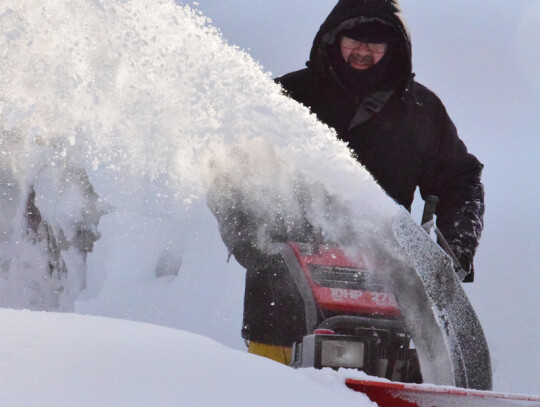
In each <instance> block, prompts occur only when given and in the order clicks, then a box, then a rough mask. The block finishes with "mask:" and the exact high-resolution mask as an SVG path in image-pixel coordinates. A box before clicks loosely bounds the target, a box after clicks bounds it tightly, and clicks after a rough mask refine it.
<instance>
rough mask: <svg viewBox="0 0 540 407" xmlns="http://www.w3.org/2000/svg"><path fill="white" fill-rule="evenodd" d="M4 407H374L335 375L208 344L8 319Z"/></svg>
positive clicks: (37, 315)
mask: <svg viewBox="0 0 540 407" xmlns="http://www.w3.org/2000/svg"><path fill="white" fill-rule="evenodd" d="M0 336H1V337H2V347H1V348H0V360H1V361H2V363H0V377H1V378H2V380H0V404H1V405H2V406H9V407H19V406H21V407H22V406H30V405H39V406H40V407H48V406H51V407H52V406H59V405H62V406H70V407H83V406H101V407H107V406H111V407H113V406H114V407H117V406H131V407H136V406H141V407H142V406H144V407H147V406H156V407H160V406H173V405H181V406H193V407H195V406H196V407H207V406H208V407H210V406H212V407H213V406H223V407H226V406H234V407H238V406H254V405H257V406H261V407H266V406H268V407H275V406H300V405H311V406H318V405H333V404H334V403H336V404H338V405H340V406H355V407H362V406H373V405H375V404H374V403H371V402H370V401H369V400H368V399H367V398H366V396H364V395H362V394H360V393H354V392H352V391H351V390H348V389H347V388H346V387H345V385H344V378H343V377H342V376H341V375H340V374H337V373H335V372H333V371H313V370H309V371H297V370H292V369H290V368H288V367H286V366H283V365H280V364H278V363H275V362H272V361H270V360H268V359H264V358H260V357H257V356H252V355H249V354H246V353H244V352H238V351H233V350H230V349H227V348H225V347H224V346H222V345H220V344H218V343H216V342H214V341H212V340H210V339H207V338H204V337H201V336H198V335H194V334H190V333H186V332H182V331H178V330H173V329H169V328H162V327H157V326H153V325H148V324H141V323H134V322H127V321H120V320H114V319H108V318H96V317H90V316H79V315H74V314H55V313H43V312H30V311H14V310H0Z"/></svg>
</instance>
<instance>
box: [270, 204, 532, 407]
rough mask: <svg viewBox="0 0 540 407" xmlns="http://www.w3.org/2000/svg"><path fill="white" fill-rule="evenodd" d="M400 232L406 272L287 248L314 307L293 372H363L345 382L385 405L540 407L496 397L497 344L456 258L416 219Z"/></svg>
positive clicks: (329, 252)
mask: <svg viewBox="0 0 540 407" xmlns="http://www.w3.org/2000/svg"><path fill="white" fill-rule="evenodd" d="M392 230H393V234H394V237H395V239H396V240H397V243H398V244H399V246H400V247H401V248H402V249H403V251H404V253H405V254H406V257H408V261H407V262H404V263H403V264H400V265H397V266H396V265H395V264H394V265H389V264H388V262H386V263H385V264H380V263H377V262H374V261H369V262H366V261H365V260H364V259H366V258H368V256H367V253H362V252H361V251H360V252H358V251H357V252H355V253H354V254H350V253H346V252H345V251H344V250H343V249H342V248H338V247H329V246H325V245H320V244H311V243H310V244H306V243H293V242H288V243H283V244H277V246H276V250H277V251H278V252H279V253H280V254H281V256H282V257H283V260H284V262H285V264H286V265H287V268H288V271H289V273H290V275H291V277H292V279H293V280H294V282H295V284H296V286H297V288H298V291H299V292H300V295H301V297H302V299H303V302H304V305H305V314H306V315H305V321H306V330H307V332H308V335H306V336H305V337H304V338H303V340H302V342H301V343H296V344H295V345H294V347H293V356H292V362H291V365H292V366H293V367H296V368H302V367H315V368H332V369H339V368H345V369H356V370H359V371H362V372H364V373H366V374H367V375H369V376H371V377H367V378H366V379H362V380H359V379H352V378H351V379H347V380H346V383H345V384H346V385H347V386H348V387H349V388H351V389H353V390H356V391H359V392H362V393H365V394H366V395H367V396H368V397H370V399H371V400H372V401H375V402H377V403H378V404H379V405H380V406H382V407H411V406H417V407H446V406H477V405H478V406H480V405H481V406H533V405H535V406H540V397H532V396H530V397H528V396H519V395H512V394H501V393H495V392H492V391H491V386H492V378H491V375H492V372H491V362H490V356H489V350H488V346H487V342H486V340H485V337H484V333H483V331H482V328H481V326H480V323H479V321H478V318H477V316H476V314H475V312H474V310H473V308H472V306H471V304H470V302H469V300H468V298H467V296H466V294H465V292H464V291H463V289H462V287H461V282H460V280H459V278H458V277H457V276H458V274H457V273H456V270H455V269H456V267H454V263H453V259H452V257H451V256H449V255H447V254H446V253H445V252H444V251H443V250H442V249H441V247H440V246H439V245H438V244H437V243H435V242H434V240H433V239H432V238H431V237H430V236H429V234H428V233H426V230H425V229H423V228H421V227H420V226H419V225H418V224H416V223H415V222H414V221H413V220H412V218H411V217H410V215H409V214H408V213H405V212H404V213H403V214H402V215H401V216H398V217H397V219H396V220H395V221H394V224H393V226H392ZM369 257H373V255H371V256H369ZM405 263H407V264H405ZM352 376H354V375H352ZM356 376H358V375H356ZM422 383H424V384H422ZM428 383H429V384H428Z"/></svg>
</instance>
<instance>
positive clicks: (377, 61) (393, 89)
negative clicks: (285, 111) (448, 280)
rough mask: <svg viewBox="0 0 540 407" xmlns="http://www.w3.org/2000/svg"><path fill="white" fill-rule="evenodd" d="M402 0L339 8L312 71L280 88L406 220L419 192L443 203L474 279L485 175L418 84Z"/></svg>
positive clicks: (440, 212) (346, 3) (320, 38)
mask: <svg viewBox="0 0 540 407" xmlns="http://www.w3.org/2000/svg"><path fill="white" fill-rule="evenodd" d="M413 78H414V74H413V73H412V61H411V43H410V38H409V35H408V33H407V30H406V27H405V24H404V22H403V20H402V19H401V15H400V9H399V5H398V2H397V1H396V0H340V1H339V2H338V3H337V5H336V6H335V7H334V9H333V10H332V11H331V12H330V14H329V16H328V17H327V19H326V21H325V22H324V23H323V24H322V26H321V27H320V29H319V32H318V33H317V35H316V37H315V40H314V42H313V47H312V49H311V54H310V60H309V61H308V62H307V68H306V69H303V70H300V71H296V72H292V73H289V74H287V75H285V76H283V77H280V78H277V79H276V81H277V82H279V83H280V84H281V85H282V86H283V88H284V89H285V91H286V92H287V94H288V95H289V96H290V97H292V98H293V99H295V100H297V101H298V102H300V103H302V104H304V105H306V106H307V107H309V108H310V109H311V111H312V112H313V113H315V114H316V115H317V116H318V118H319V119H320V120H321V121H323V122H324V123H326V124H328V125H329V126H330V127H333V128H334V129H336V131H337V134H338V137H339V138H340V139H342V140H344V141H346V142H348V144H349V147H350V148H351V149H352V150H353V151H354V152H355V154H356V156H357V159H358V161H360V162H361V163H362V164H363V165H364V166H365V167H366V168H367V169H368V170H369V171H370V173H371V174H372V175H373V176H374V178H375V179H376V180H377V182H378V183H379V184H380V185H381V187H382V188H383V189H384V190H385V191H386V192H387V193H388V195H390V196H391V197H392V198H393V199H394V200H395V201H396V202H397V203H399V204H401V205H403V206H404V207H405V208H407V209H408V210H410V209H411V205H412V202H413V198H414V192H415V190H416V188H417V187H419V188H420V193H421V195H422V197H424V198H425V197H427V196H429V195H436V196H438V197H439V199H440V202H439V204H438V208H437V226H438V228H439V229H440V230H441V231H442V233H443V235H444V236H445V237H446V239H447V240H448V242H449V243H450V246H451V247H452V248H453V250H454V252H455V253H456V255H457V256H458V258H459V260H460V263H461V265H462V267H463V268H464V270H465V271H467V272H468V273H469V274H468V275H467V277H466V279H465V281H467V282H470V281H473V279H474V271H473V264H472V260H473V256H474V253H475V250H476V247H477V246H478V240H479V238H480V234H481V232H482V228H483V213H484V189H483V185H482V183H481V181H480V176H481V171H482V167H483V165H482V164H481V163H480V162H479V161H478V160H477V159H476V157H474V156H473V155H471V154H469V153H468V152H467V149H466V147H465V145H464V144H463V142H462V141H461V140H460V139H459V137H458V135H457V131H456V128H455V127H454V124H453V123H452V121H451V119H450V118H449V117H448V114H447V113H446V110H445V108H444V106H443V104H442V102H441V101H440V100H439V98H438V97H437V96H436V95H435V94H434V93H433V92H431V91H430V90H429V89H427V88H426V87H424V86H422V85H421V84H419V83H418V82H416V81H414V79H413Z"/></svg>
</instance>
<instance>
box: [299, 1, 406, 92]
mask: <svg viewBox="0 0 540 407" xmlns="http://www.w3.org/2000/svg"><path fill="white" fill-rule="evenodd" d="M370 22H377V23H381V24H385V25H388V26H390V27H392V28H393V30H394V31H395V33H396V35H397V37H398V38H399V41H398V42H397V44H395V47H397V51H396V53H397V55H398V60H399V62H398V64H399V77H400V82H401V83H402V84H405V83H406V82H408V79H409V77H410V75H411V73H412V52H411V40H410V35H409V33H408V30H407V28H406V25H405V22H404V20H403V19H402V16H401V8H400V6H399V3H398V1H397V0H339V1H338V3H337V4H336V6H335V7H334V9H333V10H332V11H331V12H330V14H329V15H328V17H327V18H326V20H325V21H324V23H323V24H322V25H321V27H320V28H319V31H318V32H317V35H316V36H315V40H314V41H313V46H312V48H311V53H310V59H309V61H308V63H307V65H308V66H309V67H310V68H312V69H314V70H315V72H317V75H320V76H321V77H327V76H328V75H329V74H330V71H331V66H332V63H331V58H332V53H334V54H335V47H336V46H337V44H336V40H337V39H338V36H339V34H340V33H341V32H342V31H345V30H349V29H351V28H353V27H355V26H357V25H358V24H362V23H370ZM333 49H334V50H333Z"/></svg>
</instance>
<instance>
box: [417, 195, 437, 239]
mask: <svg viewBox="0 0 540 407" xmlns="http://www.w3.org/2000/svg"><path fill="white" fill-rule="evenodd" d="M438 203H439V197H438V196H435V195H429V196H428V197H426V204H425V205H424V213H423V214H422V222H421V223H420V225H422V227H423V228H424V229H427V231H428V232H429V228H430V226H427V227H426V224H427V223H428V222H431V221H432V220H433V217H434V216H435V210H436V209H437V204H438Z"/></svg>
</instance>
